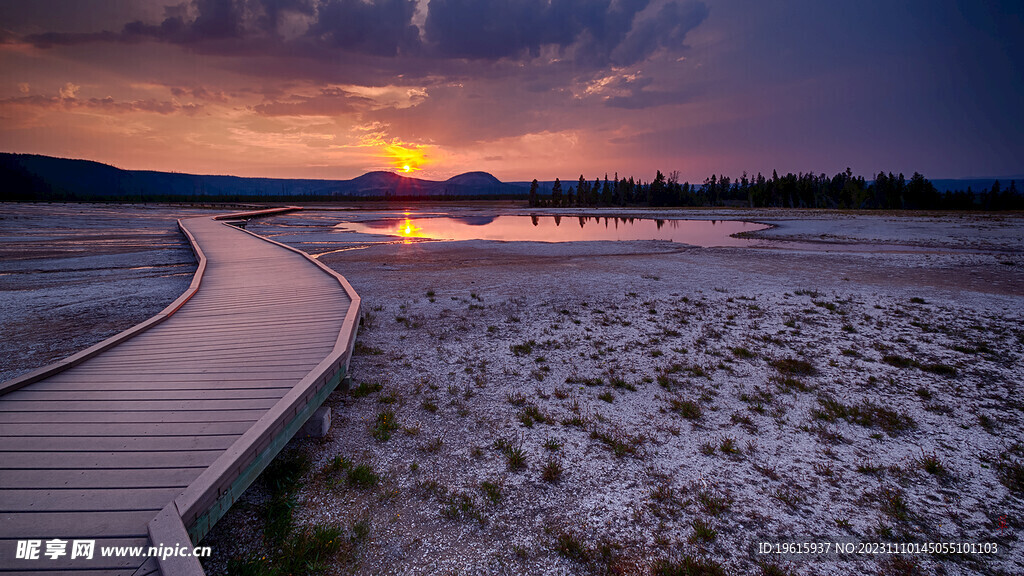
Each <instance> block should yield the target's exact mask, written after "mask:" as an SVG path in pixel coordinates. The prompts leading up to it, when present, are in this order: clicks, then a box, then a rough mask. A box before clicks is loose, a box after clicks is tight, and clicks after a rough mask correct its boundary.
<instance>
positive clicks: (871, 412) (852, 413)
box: [811, 394, 915, 436]
mask: <svg viewBox="0 0 1024 576" xmlns="http://www.w3.org/2000/svg"><path fill="white" fill-rule="evenodd" d="M818 405H819V408H815V409H812V410H811V415H812V416H813V417H815V418H817V419H819V420H825V421H828V422H832V421H835V420H837V419H841V420H846V421H847V422H850V423H851V424H858V425H860V426H864V427H867V428H875V427H877V428H881V429H882V430H884V431H885V432H887V433H888V434H889V435H890V436H895V435H896V434H897V433H898V432H901V431H904V430H909V429H910V428H913V427H914V426H915V423H914V419H913V418H911V417H910V416H908V415H906V414H902V413H900V412H897V411H895V410H892V409H889V408H886V407H884V406H880V405H878V404H875V403H874V402H871V401H870V400H865V401H863V402H862V403H860V404H853V405H846V404H843V403H842V402H840V401H839V400H838V399H836V398H835V397H834V396H830V395H827V394H822V395H821V396H819V397H818Z"/></svg>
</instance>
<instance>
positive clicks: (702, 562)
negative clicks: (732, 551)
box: [651, 554, 726, 576]
mask: <svg viewBox="0 0 1024 576" xmlns="http://www.w3.org/2000/svg"><path fill="white" fill-rule="evenodd" d="M651 573H652V574H653V576H726V572H725V568H723V567H722V565H721V564H719V563H718V562H715V561H714V560H712V559H710V558H699V557H697V556H691V555H689V554H687V555H684V556H680V557H678V558H675V559H664V560H658V561H656V562H655V563H654V566H653V568H652V571H651Z"/></svg>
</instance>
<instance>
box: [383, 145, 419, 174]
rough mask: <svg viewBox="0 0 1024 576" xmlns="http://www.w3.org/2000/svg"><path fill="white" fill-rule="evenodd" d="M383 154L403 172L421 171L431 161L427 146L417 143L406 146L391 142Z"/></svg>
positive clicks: (394, 166) (396, 169)
mask: <svg viewBox="0 0 1024 576" xmlns="http://www.w3.org/2000/svg"><path fill="white" fill-rule="evenodd" d="M381 155H382V156H383V157H384V158H385V159H386V160H387V161H388V163H389V164H391V166H392V167H393V169H394V170H395V171H397V172H401V173H403V174H411V173H413V172H419V171H420V170H422V169H423V167H424V165H426V164H429V163H430V160H428V158H427V155H426V148H425V147H424V146H420V145H416V144H410V145H405V146H402V145H399V144H390V145H388V146H386V147H384V149H383V150H382V154H381Z"/></svg>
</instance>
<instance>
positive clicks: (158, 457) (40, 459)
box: [0, 450, 221, 508]
mask: <svg viewBox="0 0 1024 576" xmlns="http://www.w3.org/2000/svg"><path fill="white" fill-rule="evenodd" d="M220 453H221V450H189V451H180V452H145V451H143V452H133V451H122V452H0V462H2V464H0V467H3V468H4V469H7V470H76V469H82V468H108V469H136V468H174V467H177V466H209V465H210V464H212V463H213V461H214V460H216V459H217V456H219V455H220ZM159 508H162V506H160V507H159Z"/></svg>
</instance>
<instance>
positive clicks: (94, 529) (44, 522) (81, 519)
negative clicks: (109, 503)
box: [0, 510, 159, 539]
mask: <svg viewBox="0 0 1024 576" xmlns="http://www.w3.org/2000/svg"><path fill="white" fill-rule="evenodd" d="M158 511H159V510H133V511H131V512H107V513H104V514H97V513H95V512H0V538H17V539H27V538H143V537H145V536H146V524H147V523H148V522H149V521H150V519H152V518H153V516H156V513H157V512H158Z"/></svg>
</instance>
